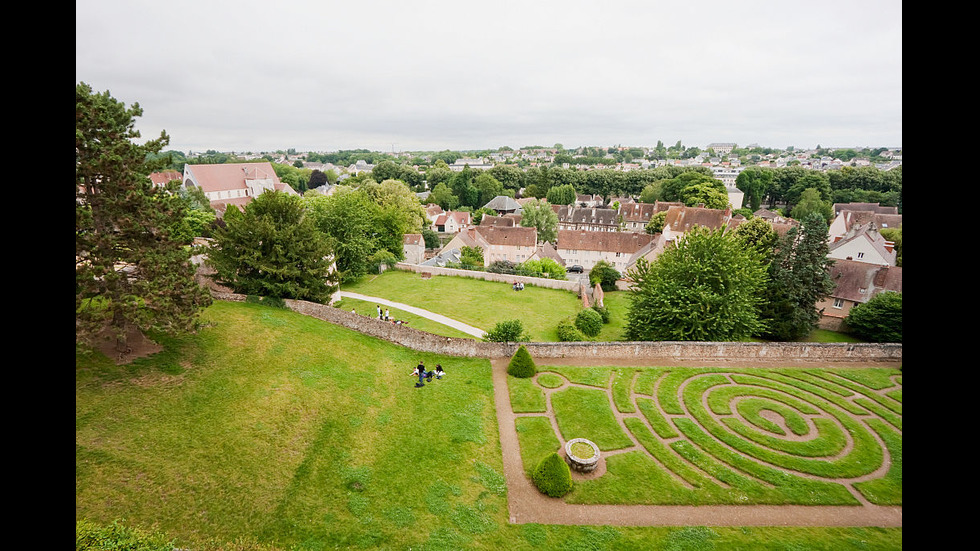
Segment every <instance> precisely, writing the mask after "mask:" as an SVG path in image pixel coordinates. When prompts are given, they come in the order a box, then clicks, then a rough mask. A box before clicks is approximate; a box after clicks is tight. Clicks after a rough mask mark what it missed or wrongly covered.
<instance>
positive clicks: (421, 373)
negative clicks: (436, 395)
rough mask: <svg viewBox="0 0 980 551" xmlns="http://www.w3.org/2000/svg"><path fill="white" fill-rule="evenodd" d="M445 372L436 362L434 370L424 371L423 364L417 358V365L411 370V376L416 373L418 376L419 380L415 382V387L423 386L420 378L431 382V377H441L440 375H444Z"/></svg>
mask: <svg viewBox="0 0 980 551" xmlns="http://www.w3.org/2000/svg"><path fill="white" fill-rule="evenodd" d="M445 374H446V372H445V371H443V370H442V366H441V365H439V364H436V370H435V371H426V370H425V364H424V363H422V360H419V365H418V367H416V368H415V371H413V372H412V375H413V376H414V375H418V376H419V382H417V383H415V388H419V387H423V386H425V383H423V382H422V379H425V380H427V381H429V382H430V383H431V382H432V377H435V378H436V379H442V376H443V375H445Z"/></svg>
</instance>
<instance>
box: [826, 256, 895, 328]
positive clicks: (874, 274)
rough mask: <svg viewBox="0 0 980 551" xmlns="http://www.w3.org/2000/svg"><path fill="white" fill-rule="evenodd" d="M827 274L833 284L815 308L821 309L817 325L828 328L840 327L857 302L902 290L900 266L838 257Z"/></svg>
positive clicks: (861, 302)
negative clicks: (831, 288)
mask: <svg viewBox="0 0 980 551" xmlns="http://www.w3.org/2000/svg"><path fill="white" fill-rule="evenodd" d="M830 277H831V279H833V280H834V283H835V284H836V286H835V288H834V290H833V291H832V292H831V293H830V295H828V296H827V297H825V298H824V299H823V300H821V301H820V302H818V303H817V304H816V307H817V309H818V310H821V311H822V315H821V317H820V322H819V325H820V327H821V328H823V329H830V330H832V331H838V330H840V329H841V327H843V324H844V319H845V318H847V316H848V314H850V312H851V309H852V308H854V307H855V306H857V305H858V304H863V303H865V302H868V301H869V300H871V299H872V298H873V297H874V296H875V295H877V294H879V293H884V292H889V291H890V292H895V293H901V292H902V268H901V267H899V266H881V265H876V264H869V263H867V262H858V261H856V260H838V261H836V262H834V265H833V266H831V267H830Z"/></svg>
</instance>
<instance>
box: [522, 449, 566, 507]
mask: <svg viewBox="0 0 980 551" xmlns="http://www.w3.org/2000/svg"><path fill="white" fill-rule="evenodd" d="M531 480H532V481H533V482H534V485H535V486H537V487H538V490H539V491H540V492H541V493H543V494H545V495H547V496H550V497H562V496H563V495H565V494H567V493H568V492H570V491H571V489H572V470H571V469H569V468H568V463H565V460H564V459H562V458H561V456H560V455H558V454H557V453H556V452H551V453H550V454H549V455H547V456H545V458H544V459H542V460H541V461H540V462H539V463H538V466H537V467H535V468H534V472H533V473H531Z"/></svg>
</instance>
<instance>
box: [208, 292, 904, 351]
mask: <svg viewBox="0 0 980 551" xmlns="http://www.w3.org/2000/svg"><path fill="white" fill-rule="evenodd" d="M213 295H214V298H215V299H216V300H231V301H244V300H245V296H244V295H236V294H234V293H218V292H214V293H213ZM285 303H286V306H287V307H288V308H289V309H291V310H293V311H294V312H297V313H300V314H304V315H307V316H311V317H314V318H317V319H321V320H324V321H327V322H330V323H334V324H337V325H340V326H343V327H346V328H348V329H353V330H354V331H358V332H360V333H364V334H366V335H370V336H373V337H377V338H379V339H383V340H386V341H388V342H392V343H394V344H397V345H400V346H404V347H406V348H410V349H412V350H418V351H423V352H430V353H433V354H444V355H447V356H463V357H475V358H501V357H508V358H509V357H511V356H513V355H514V352H516V351H517V348H518V347H519V346H520V345H519V344H517V343H492V342H484V341H479V340H475V339H464V338H451V337H442V336H439V335H433V334H432V333H426V332H424V331H419V330H418V329H412V328H411V327H407V326H405V325H395V324H393V323H390V322H384V321H381V320H379V319H377V318H374V317H370V316H362V315H359V314H353V313H351V312H348V311H345V310H342V309H340V308H334V307H332V306H327V305H324V304H317V303H314V302H306V301H302V300H288V299H287V300H286V301H285ZM524 346H526V347H527V350H528V352H530V354H531V356H532V357H533V358H535V359H536V360H539V359H547V358H554V359H559V358H564V359H587V360H590V361H591V360H594V361H614V360H618V361H624V360H626V361H634V360H635V361H636V362H637V363H644V364H647V365H669V364H671V363H678V362H681V363H683V362H694V363H707V364H711V363H718V364H721V363H725V364H733V363H736V364H737V363H746V364H751V363H753V362H765V363H766V364H767V365H772V364H774V363H775V364H779V363H785V364H786V365H787V366H788V365H801V364H802V365H807V364H828V363H834V364H854V365H867V364H882V363H887V364H897V365H901V362H902V345H901V344H900V343H899V344H895V343H881V344H877V343H860V344H854V343H801V342H791V343H779V342H765V343H759V342H662V341H657V342H558V343H550V342H532V343H524Z"/></svg>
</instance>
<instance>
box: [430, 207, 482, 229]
mask: <svg viewBox="0 0 980 551" xmlns="http://www.w3.org/2000/svg"><path fill="white" fill-rule="evenodd" d="M472 225H473V215H472V213H469V212H466V211H455V210H451V211H448V212H443V213H441V214H438V215H437V216H436V217H435V220H434V221H433V222H432V230H433V231H436V232H439V233H459V232H461V231H463V230H465V229H466V228H468V227H470V226H472Z"/></svg>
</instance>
